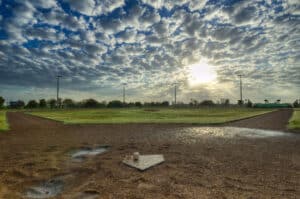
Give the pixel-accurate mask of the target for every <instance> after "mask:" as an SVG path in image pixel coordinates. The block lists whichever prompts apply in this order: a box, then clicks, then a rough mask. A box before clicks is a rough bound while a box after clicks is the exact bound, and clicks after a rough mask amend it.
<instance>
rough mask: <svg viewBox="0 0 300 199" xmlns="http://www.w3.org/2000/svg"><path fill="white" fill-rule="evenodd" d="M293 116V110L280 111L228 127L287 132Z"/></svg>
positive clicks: (233, 123) (229, 124)
mask: <svg viewBox="0 0 300 199" xmlns="http://www.w3.org/2000/svg"><path fill="white" fill-rule="evenodd" d="M292 114H293V109H280V110H278V111H274V112H271V113H267V114H263V115H260V116H257V117H252V118H249V119H245V120H240V121H236V122H232V123H228V126H234V127H245V128H255V129H266V130H276V131H287V125H288V121H289V119H290V118H291V116H292Z"/></svg>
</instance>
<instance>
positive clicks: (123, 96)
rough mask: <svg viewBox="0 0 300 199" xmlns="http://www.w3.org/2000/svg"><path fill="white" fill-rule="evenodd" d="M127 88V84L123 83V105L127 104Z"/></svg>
mask: <svg viewBox="0 0 300 199" xmlns="http://www.w3.org/2000/svg"><path fill="white" fill-rule="evenodd" d="M125 86H126V83H123V104H125Z"/></svg>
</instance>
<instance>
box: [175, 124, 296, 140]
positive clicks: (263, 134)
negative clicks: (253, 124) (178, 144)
mask: <svg viewBox="0 0 300 199" xmlns="http://www.w3.org/2000/svg"><path fill="white" fill-rule="evenodd" d="M291 135H292V134H290V133H286V132H280V131H270V130H261V129H249V128H237V127H191V128H184V129H181V130H180V132H178V133H177V134H176V138H178V139H180V140H186V141H187V140H189V139H197V138H214V137H219V138H229V139H234V138H250V139H251V138H253V139H255V138H271V137H280V136H291Z"/></svg>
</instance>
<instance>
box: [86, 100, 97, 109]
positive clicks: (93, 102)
mask: <svg viewBox="0 0 300 199" xmlns="http://www.w3.org/2000/svg"><path fill="white" fill-rule="evenodd" d="M98 104H99V102H98V101H97V100H95V99H92V98H91V99H87V100H84V101H83V107H85V108H97V107H98Z"/></svg>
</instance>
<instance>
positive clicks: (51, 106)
mask: <svg viewBox="0 0 300 199" xmlns="http://www.w3.org/2000/svg"><path fill="white" fill-rule="evenodd" d="M48 104H49V107H50V108H55V107H56V100H55V99H50V100H48Z"/></svg>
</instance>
